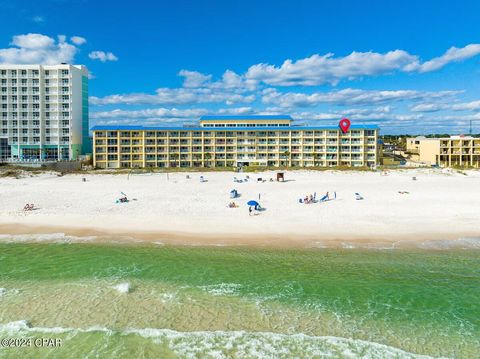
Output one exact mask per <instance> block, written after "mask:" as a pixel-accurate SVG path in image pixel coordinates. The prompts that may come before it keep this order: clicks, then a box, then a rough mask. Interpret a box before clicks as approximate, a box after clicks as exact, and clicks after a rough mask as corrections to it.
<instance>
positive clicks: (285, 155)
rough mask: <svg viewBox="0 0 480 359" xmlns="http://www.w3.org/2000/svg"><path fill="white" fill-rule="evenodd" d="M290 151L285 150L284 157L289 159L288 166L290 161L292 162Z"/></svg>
mask: <svg viewBox="0 0 480 359" xmlns="http://www.w3.org/2000/svg"><path fill="white" fill-rule="evenodd" d="M290 155H291V153H290V151H288V150H287V151H285V152H283V158H284V159H286V160H287V166H290V163H291V159H290Z"/></svg>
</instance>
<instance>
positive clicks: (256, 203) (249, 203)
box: [247, 201, 259, 206]
mask: <svg viewBox="0 0 480 359" xmlns="http://www.w3.org/2000/svg"><path fill="white" fill-rule="evenodd" d="M247 205H249V206H259V204H258V202H257V201H248V202H247Z"/></svg>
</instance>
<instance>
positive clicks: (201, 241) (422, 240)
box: [0, 223, 480, 250]
mask: <svg viewBox="0 0 480 359" xmlns="http://www.w3.org/2000/svg"><path fill="white" fill-rule="evenodd" d="M9 236H12V237H13V241H12V240H7V242H9V243H11V242H15V243H22V242H26V243H32V242H46V243H52V242H53V243H55V242H69V243H98V244H127V245H144V244H147V245H150V244H157V245H169V246H187V247H188V246H191V247H232V248H235V247H245V248H257V249H258V248H265V249H322V248H325V249H440V250H441V249H467V248H470V249H477V248H478V249H480V233H457V234H453V233H452V234H451V235H449V236H446V235H445V234H422V235H418V234H415V235H414V234H412V236H414V237H415V238H410V239H409V238H407V237H406V236H404V235H397V236H391V237H390V238H385V237H369V238H365V237H355V236H344V237H342V236H339V235H337V236H336V237H334V238H332V237H330V236H312V235H296V236H295V237H296V238H295V239H293V240H292V237H291V235H288V234H284V235H261V236H258V237H255V238H252V237H251V236H249V235H245V234H232V233H211V234H208V233H189V232H140V231H138V232H114V231H108V230H102V229H98V228H88V227H76V228H72V227H63V226H37V225H25V224H13V223H12V224H0V243H5V241H4V240H3V239H4V238H8V237H9ZM28 236H32V238H31V239H29V238H28ZM36 236H44V238H43V239H41V240H38V239H35V237H36ZM18 237H20V238H22V239H21V240H19V239H18ZM15 238H17V239H15ZM470 242H473V243H470ZM425 244H429V245H428V246H425ZM472 244H473V246H472Z"/></svg>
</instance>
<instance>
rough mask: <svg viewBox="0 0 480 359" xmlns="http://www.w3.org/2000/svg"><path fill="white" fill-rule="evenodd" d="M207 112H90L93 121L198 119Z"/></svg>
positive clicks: (155, 109) (179, 110)
mask: <svg viewBox="0 0 480 359" xmlns="http://www.w3.org/2000/svg"><path fill="white" fill-rule="evenodd" d="M208 112H209V111H208V110H206V109H201V108H193V109H177V108H154V109H144V110H121V109H116V110H112V111H101V112H92V113H91V118H93V119H109V118H129V119H142V118H157V119H185V118H190V119H197V118H198V117H200V116H202V115H205V114H207V113H208Z"/></svg>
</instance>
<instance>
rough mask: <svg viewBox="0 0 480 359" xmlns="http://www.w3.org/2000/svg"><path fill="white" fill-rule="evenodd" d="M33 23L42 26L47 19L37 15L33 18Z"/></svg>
mask: <svg viewBox="0 0 480 359" xmlns="http://www.w3.org/2000/svg"><path fill="white" fill-rule="evenodd" d="M32 21H33V22H36V23H37V24H40V23H42V22H45V18H44V17H43V16H39V15H37V16H34V17H32Z"/></svg>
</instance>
